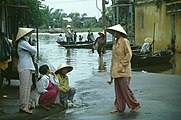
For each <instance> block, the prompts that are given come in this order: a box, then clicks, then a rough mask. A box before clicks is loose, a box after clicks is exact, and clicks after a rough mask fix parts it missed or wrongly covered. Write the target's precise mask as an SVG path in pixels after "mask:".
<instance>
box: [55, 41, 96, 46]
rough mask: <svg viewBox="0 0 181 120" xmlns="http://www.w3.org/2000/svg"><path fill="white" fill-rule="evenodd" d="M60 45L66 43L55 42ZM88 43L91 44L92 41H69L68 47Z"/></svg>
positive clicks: (65, 43)
mask: <svg viewBox="0 0 181 120" xmlns="http://www.w3.org/2000/svg"><path fill="white" fill-rule="evenodd" d="M56 42H57V43H58V44H60V45H62V46H63V45H67V42H66V41H56ZM88 43H93V41H79V42H76V43H75V42H73V41H71V42H70V44H69V45H75V44H88Z"/></svg>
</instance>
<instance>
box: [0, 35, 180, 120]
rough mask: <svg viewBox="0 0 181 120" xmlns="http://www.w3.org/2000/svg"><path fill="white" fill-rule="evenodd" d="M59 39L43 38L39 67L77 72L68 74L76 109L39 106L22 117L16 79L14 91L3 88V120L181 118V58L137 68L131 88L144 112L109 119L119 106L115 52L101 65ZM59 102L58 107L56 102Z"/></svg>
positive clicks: (87, 51)
mask: <svg viewBox="0 0 181 120" xmlns="http://www.w3.org/2000/svg"><path fill="white" fill-rule="evenodd" d="M57 36H58V34H40V35H39V48H40V49H39V51H40V53H39V55H40V56H39V57H40V60H39V61H38V64H39V66H40V65H42V64H45V63H47V64H48V65H50V66H53V67H52V70H55V69H56V68H57V67H58V66H59V64H61V63H66V64H70V65H72V66H73V67H74V69H73V71H72V72H70V73H68V76H69V79H70V86H73V87H75V88H76V94H75V97H74V104H73V106H72V105H71V104H69V106H68V108H67V109H62V108H61V107H60V106H59V104H56V107H55V108H50V110H49V111H46V110H45V109H43V108H41V107H40V108H39V107H37V108H35V109H34V110H33V114H32V115H31V116H30V115H25V114H22V113H19V112H18V109H19V93H18V91H19V84H20V83H19V81H18V80H12V81H11V84H10V86H7V85H6V83H5V84H4V85H3V86H2V88H1V90H0V96H1V98H0V119H3V120H10V119H13V118H15V119H22V120H27V119H39V120H59V119H61V120H118V119H132V118H134V119H135V120H145V119H146V120H158V119H159V120H165V119H173V118H174V119H175V120H180V119H181V114H180V113H181V110H180V107H181V106H180V105H181V102H180V99H181V91H180V84H181V72H180V68H181V66H180V63H181V62H180V60H181V59H180V57H181V56H180V54H178V55H177V56H175V57H174V59H173V61H172V64H166V65H165V64H163V65H159V66H152V67H142V68H133V77H132V80H131V84H130V85H131V87H132V90H133V91H134V93H135V96H136V98H137V99H138V100H139V101H140V103H141V106H142V107H141V109H140V110H138V112H136V113H131V112H130V110H129V108H128V107H127V108H126V109H125V112H124V113H120V114H110V111H112V110H113V109H114V107H115V106H114V97H115V96H114V95H115V94H114V85H109V84H107V82H106V81H107V80H108V79H109V77H110V76H109V74H110V72H109V70H110V63H111V50H107V51H106V54H105V55H104V57H103V60H102V61H101V60H99V57H98V54H97V52H96V51H95V52H94V53H92V51H91V49H65V48H64V47H62V46H60V45H59V44H58V43H56V40H57ZM33 38H35V35H33ZM178 58H179V59H178ZM137 71H138V72H137ZM156 73H162V74H156ZM175 96H176V97H175ZM57 103H59V101H58V100H57ZM150 104H151V106H150ZM10 107H11V109H10ZM44 113H46V114H44Z"/></svg>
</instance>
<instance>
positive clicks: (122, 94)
mask: <svg viewBox="0 0 181 120" xmlns="http://www.w3.org/2000/svg"><path fill="white" fill-rule="evenodd" d="M114 83H115V102H114V104H115V106H116V108H117V110H119V111H124V110H125V108H126V105H128V107H129V108H133V107H137V106H139V105H140V103H139V102H138V101H137V100H136V98H135V97H134V94H133V92H132V90H131V89H130V87H129V83H130V78H129V77H120V78H116V79H115V80H114Z"/></svg>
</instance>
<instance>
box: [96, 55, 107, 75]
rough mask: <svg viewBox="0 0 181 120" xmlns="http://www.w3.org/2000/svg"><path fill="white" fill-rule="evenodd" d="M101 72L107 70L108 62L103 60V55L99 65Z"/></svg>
mask: <svg viewBox="0 0 181 120" xmlns="http://www.w3.org/2000/svg"><path fill="white" fill-rule="evenodd" d="M98 70H99V72H105V71H106V62H104V60H103V56H101V57H100V58H99V67H98Z"/></svg>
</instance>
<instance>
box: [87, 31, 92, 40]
mask: <svg viewBox="0 0 181 120" xmlns="http://www.w3.org/2000/svg"><path fill="white" fill-rule="evenodd" d="M87 41H91V33H90V31H88V35H87Z"/></svg>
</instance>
